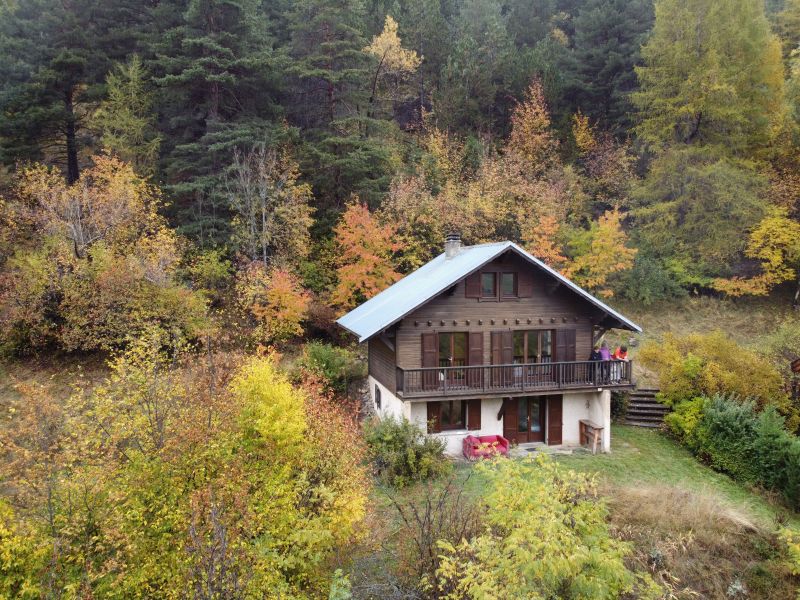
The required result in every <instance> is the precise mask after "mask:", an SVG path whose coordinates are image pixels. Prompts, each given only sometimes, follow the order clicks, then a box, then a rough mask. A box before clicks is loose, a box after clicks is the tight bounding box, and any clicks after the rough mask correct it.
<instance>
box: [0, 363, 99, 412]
mask: <svg viewBox="0 0 800 600" xmlns="http://www.w3.org/2000/svg"><path fill="white" fill-rule="evenodd" d="M106 358H107V357H106V356H104V355H102V354H89V355H79V354H75V355H68V354H64V355H52V356H48V357H47V358H46V359H45V358H24V359H16V360H8V361H2V360H0V407H1V406H6V405H7V404H8V403H9V402H11V401H12V400H17V399H19V393H18V392H17V389H16V386H18V385H26V386H31V385H38V386H44V387H45V388H46V389H47V390H48V391H49V392H51V393H52V394H53V395H54V396H55V397H62V398H66V397H68V396H69V395H70V394H71V393H72V390H73V386H74V385H76V384H80V385H81V386H82V387H84V388H90V387H92V386H93V385H94V384H97V383H99V382H100V381H102V380H103V378H104V377H105V376H106V375H108V366H107V365H106Z"/></svg>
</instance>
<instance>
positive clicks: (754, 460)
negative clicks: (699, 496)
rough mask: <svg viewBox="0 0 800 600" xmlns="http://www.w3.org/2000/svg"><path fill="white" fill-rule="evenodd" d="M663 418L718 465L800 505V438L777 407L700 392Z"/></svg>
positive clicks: (748, 481)
mask: <svg viewBox="0 0 800 600" xmlns="http://www.w3.org/2000/svg"><path fill="white" fill-rule="evenodd" d="M665 421H666V423H667V425H668V426H669V429H670V431H671V432H672V433H673V434H674V435H675V437H677V438H678V439H679V440H680V441H681V442H682V443H683V444H685V445H686V446H687V447H688V448H690V449H691V450H692V451H693V452H694V453H695V454H697V455H698V456H700V457H701V458H703V459H705V460H707V461H708V462H709V463H710V464H711V466H712V467H714V468H715V469H717V470H719V471H722V472H723V473H727V474H728V475H730V476H731V477H733V478H734V479H736V480H737V481H741V482H744V483H748V484H751V485H759V486H761V487H763V488H765V489H768V490H773V491H776V492H778V493H780V494H781V495H783V497H784V499H785V501H786V503H787V504H788V505H789V506H791V507H792V508H794V509H795V510H797V509H798V508H800V438H798V437H797V436H795V435H793V434H791V433H789V432H788V431H787V430H786V426H785V420H784V417H783V416H781V415H780V414H779V413H778V411H777V410H776V409H775V408H774V407H772V406H768V407H767V408H765V409H764V410H763V411H762V412H760V413H759V412H757V411H756V407H755V404H754V403H753V402H739V401H738V400H736V399H732V398H726V397H724V396H720V395H717V396H715V397H713V398H703V397H701V398H694V399H692V400H687V401H684V402H681V403H680V404H678V405H677V406H676V408H675V410H674V411H673V412H672V413H671V414H669V415H667V417H665Z"/></svg>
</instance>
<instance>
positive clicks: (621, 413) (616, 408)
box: [611, 392, 630, 419]
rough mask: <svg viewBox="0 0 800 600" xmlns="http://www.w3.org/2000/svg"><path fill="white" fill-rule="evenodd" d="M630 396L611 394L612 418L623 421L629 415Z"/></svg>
mask: <svg viewBox="0 0 800 600" xmlns="http://www.w3.org/2000/svg"><path fill="white" fill-rule="evenodd" d="M629 403H630V394H629V393H628V392H611V418H612V419H621V418H624V417H625V415H626V414H627V413H628V404H629Z"/></svg>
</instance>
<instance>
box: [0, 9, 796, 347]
mask: <svg viewBox="0 0 800 600" xmlns="http://www.w3.org/2000/svg"><path fill="white" fill-rule="evenodd" d="M0 10H2V19H0V28H2V29H1V30H0V46H1V47H2V56H3V57H4V60H3V61H2V64H0V70H1V71H2V73H1V74H0V81H1V82H2V83H1V84H0V86H1V88H2V89H0V109H1V110H0V160H2V162H3V164H4V165H5V169H4V171H3V173H2V179H0V183H2V187H3V189H4V192H3V196H4V198H5V204H4V209H3V218H4V222H5V224H6V227H4V234H3V239H2V256H3V257H4V258H3V262H4V267H3V268H4V272H5V276H4V280H5V281H6V283H8V281H9V280H11V282H12V283H11V284H10V285H11V289H15V290H16V291H15V292H13V293H15V294H16V295H17V296H19V295H20V293H21V292H20V290H19V288H18V287H17V286H19V285H21V286H23V287H25V286H26V285H27V286H30V285H33V284H31V283H30V279H31V277H33V276H36V275H38V276H39V277H42V278H45V279H47V280H48V281H49V282H50V284H53V283H54V282H55V281H57V280H63V279H64V275H63V273H62V274H59V275H58V276H54V273H51V272H48V273H46V274H45V273H41V272H39V273H28V274H22V273H21V272H20V271H21V270H25V269H26V268H27V269H29V270H33V271H37V268H34V267H33V265H32V261H33V262H36V260H37V259H41V261H40V262H38V263H37V264H38V265H39V267H38V270H39V271H40V270H41V269H43V268H46V265H47V264H50V265H53V264H54V261H51V260H44V256H43V253H47V254H49V255H50V258H52V257H53V256H52V255H53V253H57V250H56V249H55V248H51V247H45V245H43V244H42V243H41V239H40V236H45V237H47V238H48V239H52V234H54V233H55V232H56V231H59V232H60V233H62V234H63V236H65V237H66V238H68V239H69V240H71V241H70V243H72V244H74V245H75V248H74V251H73V252H72V255H71V256H69V257H68V258H63V260H69V261H78V262H80V260H81V258H82V255H83V254H84V253H87V252H91V251H94V252H99V250H91V247H92V246H93V245H96V244H95V242H97V241H98V239H94V238H93V239H89V240H85V241H75V240H74V239H73V238H74V237H75V235H76V234H75V233H74V232H72V229H74V227H73V225H74V224H72V223H70V220H71V219H73V218H74V216H70V214H68V213H69V212H70V210H71V209H70V207H69V206H68V205H69V204H70V201H67V200H65V199H64V197H63V194H62V192H63V193H64V194H67V193H68V192H67V191H66V190H67V187H65V186H74V185H75V184H77V185H78V186H88V187H89V188H93V187H96V188H97V190H96V191H97V193H101V194H102V193H104V191H103V190H102V189H100V188H102V187H103V185H104V184H102V183H97V182H98V179H97V176H98V169H99V170H105V171H111V172H113V175H109V176H112V177H122V178H123V179H124V178H125V177H128V180H129V183H130V185H132V186H146V188H147V190H148V191H147V192H146V195H148V196H149V197H152V199H153V201H152V203H150V204H148V206H149V207H150V208H148V209H147V210H151V211H152V212H153V215H154V217H156V216H157V218H159V219H160V218H164V219H165V221H164V223H163V227H167V228H168V229H169V232H170V233H169V235H170V236H175V243H177V246H175V247H173V245H174V244H173V245H170V244H166V242H165V241H164V239H163V236H162V237H161V238H160V240H161V242H162V244H153V243H149V242H148V243H149V246H150V249H149V250H148V251H147V252H151V253H153V254H152V257H153V259H154V260H157V261H158V262H159V263H160V264H162V265H164V264H167V263H169V264H173V263H174V264H175V265H176V268H177V267H178V266H182V267H185V268H183V269H177V271H176V273H175V274H173V275H174V277H173V279H174V281H175V283H176V284H185V283H187V282H189V283H190V284H191V287H193V288H198V287H201V286H202V285H204V284H208V283H209V282H208V281H205V282H200V281H199V279H202V277H201V276H199V274H198V272H197V269H195V270H192V268H190V267H187V265H189V264H194V265H197V264H198V261H199V264H202V265H203V267H198V268H200V269H201V270H202V268H205V269H206V270H209V269H211V270H213V269H216V270H217V271H220V272H222V271H225V270H226V269H227V266H225V265H228V264H229V263H230V265H232V266H233V267H234V268H235V269H236V270H237V272H238V273H239V276H240V279H242V280H244V281H250V280H251V279H252V277H251V278H250V279H248V277H247V276H246V275H244V274H245V273H247V272H248V262H249V261H258V262H261V263H262V264H263V265H265V266H267V267H269V268H281V269H284V270H287V271H288V274H287V275H286V278H285V284H286V285H289V287H290V288H292V289H294V290H295V291H296V292H297V293H300V292H299V290H300V288H304V289H305V290H306V291H307V292H308V293H310V294H312V295H313V297H314V299H315V301H317V300H318V301H319V302H320V303H322V304H325V305H330V304H334V305H335V306H337V307H339V308H344V307H347V306H350V305H352V303H353V302H354V301H356V300H357V299H359V298H361V297H363V294H365V293H367V294H368V293H369V290H370V289H373V288H375V289H376V288H379V287H381V285H383V284H384V283H387V282H389V281H391V280H392V279H393V278H396V277H397V276H398V274H402V273H405V272H407V271H408V270H410V269H412V268H414V267H416V266H418V265H419V264H421V263H422V262H423V261H425V260H426V259H428V258H429V257H430V256H432V255H434V254H435V253H437V252H438V251H439V247H440V245H441V240H442V239H443V237H444V235H445V233H447V232H448V231H450V230H456V231H459V232H460V233H461V234H462V236H463V238H464V239H465V241H466V242H467V243H478V242H483V241H489V240H497V239H506V238H508V239H513V240H515V241H519V242H522V243H523V244H525V246H526V247H527V248H528V249H530V250H532V251H533V252H535V253H538V254H539V255H540V256H541V257H543V258H545V259H546V260H548V261H549V262H550V263H551V264H553V265H554V266H556V267H557V268H560V269H562V270H563V271H564V272H566V273H568V274H570V275H571V276H572V277H574V278H575V279H576V280H577V281H578V282H579V283H581V284H583V285H585V286H587V287H589V288H590V289H592V290H593V291H595V292H598V293H602V294H604V295H607V296H610V295H612V294H616V295H618V296H622V297H627V298H630V299H632V300H635V301H637V302H645V303H649V302H653V301H657V300H660V299H667V298H670V297H674V296H679V295H682V294H684V293H686V292H687V291H700V292H702V293H714V294H726V295H730V296H738V295H743V294H760V295H763V294H768V293H769V292H770V291H771V290H772V288H773V287H774V286H776V285H780V284H781V283H783V282H786V281H793V280H795V279H796V267H797V264H798V261H800V225H798V223H797V220H796V217H797V211H798V206H797V196H798V188H800V166H799V165H798V161H797V144H798V143H799V142H798V119H800V117H798V106H797V102H798V91H797V88H798V80H797V79H798V77H800V75H798V73H800V70H798V67H797V66H796V64H795V63H796V59H795V55H794V48H795V47H796V46H797V43H798V39H800V4H798V3H796V2H793V1H788V2H786V3H785V5H784V4H783V3H780V2H777V3H776V2H772V3H768V6H766V7H764V6H761V5H760V4H759V3H756V2H745V1H744V0H739V1H734V0H731V1H727V0H726V1H710V0H705V1H697V2H678V1H674V2H673V1H671V0H662V1H660V2H657V3H656V6H653V3H652V2H650V1H647V0H630V1H627V0H614V1H610V2H606V1H602V2H601V1H594V0H587V1H585V2H583V1H575V0H562V1H556V0H548V1H545V2H530V1H528V0H510V1H507V2H500V1H495V0H480V1H479V0H474V1H471V0H452V1H429V0H411V1H403V2H393V3H384V2H347V1H341V2H327V1H324V0H320V1H317V0H314V1H312V0H303V1H302V2H279V1H278V2H258V1H255V0H242V1H239V0H237V1H229V2H213V1H209V2H204V1H196V2H195V1H190V2H151V3H144V4H142V3H140V2H127V3H126V2H125V1H119V2H113V3H105V2H91V1H83V0H79V1H77V2H71V3H68V4H63V3H53V2H49V1H47V0H35V1H34V0H24V1H22V0H20V1H12V2H6V3H4V5H3V7H2V9H0ZM103 156H111V157H113V158H109V159H104V158H102V157H103ZM115 160H118V161H120V162H119V163H116V162H114V161H115ZM38 165H44V166H38ZM45 168H47V170H45ZM124 170H129V171H126V172H127V175H122V172H123V171H124ZM134 180H135V182H134ZM44 196H48V197H50V198H52V202H53V203H55V204H59V203H65V204H64V205H60V204H59V205H58V206H56V205H54V204H51V203H50V202H46V201H43V197H44ZM56 197H58V198H59V199H56ZM71 202H73V203H78V204H80V202H81V201H80V199H78V198H73V199H72V201H71ZM362 206H365V207H366V208H367V209H368V211H369V212H364V211H363V209H362V208H361V207H362ZM42 207H43V208H42ZM40 209H41V210H40ZM348 211H349V212H348ZM37 212H38V213H39V214H36V213H37ZM345 215H347V216H348V218H347V219H344V216H345ZM117 217H119V218H123V217H120V216H119V215H109V214H105V215H100V214H98V215H95V216H94V218H96V219H98V220H99V221H106V222H104V223H98V224H97V227H99V228H101V229H104V228H107V227H108V226H109V223H108V222H107V221H108V220H109V219H112V220H113V219H115V218H117ZM337 227H338V228H337ZM372 228H375V230H374V231H373V229H372ZM350 229H352V232H351V234H352V235H348V231H349V230H350ZM375 231H382V234H381V235H380V236H376V235H374V233H375ZM359 232H363V233H359ZM80 235H86V234H85V233H82V234H80ZM360 236H364V237H366V238H373V239H371V243H372V244H374V245H375V247H374V248H371V249H370V250H369V251H364V250H363V249H358V248H354V247H352V246H353V245H355V244H357V240H358V239H360ZM97 237H102V235H101V234H99V235H98V236H97ZM101 241H103V242H105V244H104V245H105V246H110V245H113V243H112V242H110V241H106V240H101ZM31 242H32V243H31ZM165 244H166V246H165ZM26 246H28V247H27V248H26ZM178 246H179V248H178ZM348 250H349V251H348ZM113 253H114V252H113V251H112V254H113ZM226 261H227V262H226ZM212 263H213V264H212ZM23 265H27V266H23ZM350 265H358V266H357V268H355V270H354V271H357V272H359V273H360V276H359V277H355V279H359V278H363V280H361V281H355V280H354V278H353V276H352V274H351V275H348V272H350V271H348V266H350ZM75 268H79V267H77V266H75ZM206 275H208V273H206ZM265 276H266V275H265ZM20 279H22V280H24V281H20ZM39 283H43V282H42V280H40V282H39ZM63 285H65V286H67V287H68V286H69V284H68V283H66V282H64V284H63ZM245 285H246V284H245ZM337 286H338V287H337ZM5 289H6V292H7V293H10V292H8V290H9V287H8V285H7V286H5ZM345 290H346V291H345ZM28 291H30V290H28ZM4 308H5V309H6V310H4V312H3V324H4V327H5V328H6V329H7V328H8V327H11V328H13V329H16V330H18V329H19V326H20V322H19V319H20V318H22V319H23V320H24V319H31V318H34V315H32V314H31V311H32V310H33V311H35V308H34V307H31V306H29V305H28V306H26V307H24V311H23V312H25V313H26V315H25V316H19V315H16V316H15V315H14V314H12V315H11V316H9V314H8V308H9V307H8V304H7V302H6V303H4ZM40 308H41V309H42V310H44V308H45V307H40ZM184 309H185V310H191V309H189V308H186V306H185V305H184ZM20 310H22V309H20ZM65 310H66V309H65ZM12 312H14V311H13V310H12ZM57 312H61V311H60V310H59V311H57ZM15 323H16V325H15ZM25 327H27V328H30V327H31V324H30V323H27V324H26V325H25ZM41 333H42V332H36V334H37V336H38V335H39V334H41ZM31 335H33V334H31ZM34 337H36V336H34ZM14 343H15V344H17V343H19V344H22V345H34V346H35V345H37V344H38V343H39V342H37V341H36V340H34V339H30V340H27V341H23V340H18V341H17V342H14ZM64 345H65V346H66V347H71V346H75V347H77V346H81V347H87V346H92V345H93V344H92V343H88V344H87V343H84V342H80V343H79V342H77V341H76V342H75V343H73V342H67V343H65V344H64ZM100 345H102V344H100Z"/></svg>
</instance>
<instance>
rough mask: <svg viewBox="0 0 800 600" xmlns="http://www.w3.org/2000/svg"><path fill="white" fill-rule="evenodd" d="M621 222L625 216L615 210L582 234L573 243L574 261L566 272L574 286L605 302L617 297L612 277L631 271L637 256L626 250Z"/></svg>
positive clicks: (625, 238) (629, 249)
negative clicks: (587, 290) (591, 293)
mask: <svg viewBox="0 0 800 600" xmlns="http://www.w3.org/2000/svg"><path fill="white" fill-rule="evenodd" d="M621 221H622V214H621V213H620V211H619V210H618V209H616V208H615V209H612V210H609V211H606V213H605V214H604V215H602V216H601V217H600V218H599V219H598V220H597V221H596V222H595V223H592V226H591V227H590V228H589V229H588V230H586V231H580V232H579V233H578V234H577V235H576V236H575V237H574V238H573V239H572V240H571V242H570V246H571V247H572V249H573V251H574V256H575V257H574V259H573V260H572V262H571V263H569V264H568V265H567V267H566V268H565V269H564V274H565V275H567V277H571V278H572V279H574V280H575V283H577V284H579V285H582V286H584V287H586V288H588V289H589V290H591V291H593V292H595V293H597V294H598V295H600V296H603V297H606V298H610V297H611V296H613V295H614V290H613V289H612V287H611V283H612V282H611V277H612V276H613V275H616V274H618V273H621V272H623V271H626V270H628V269H630V268H631V267H632V266H633V259H634V257H635V256H636V252H637V250H636V248H630V247H629V246H627V241H628V236H627V234H626V233H625V231H623V229H622V223H621Z"/></svg>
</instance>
